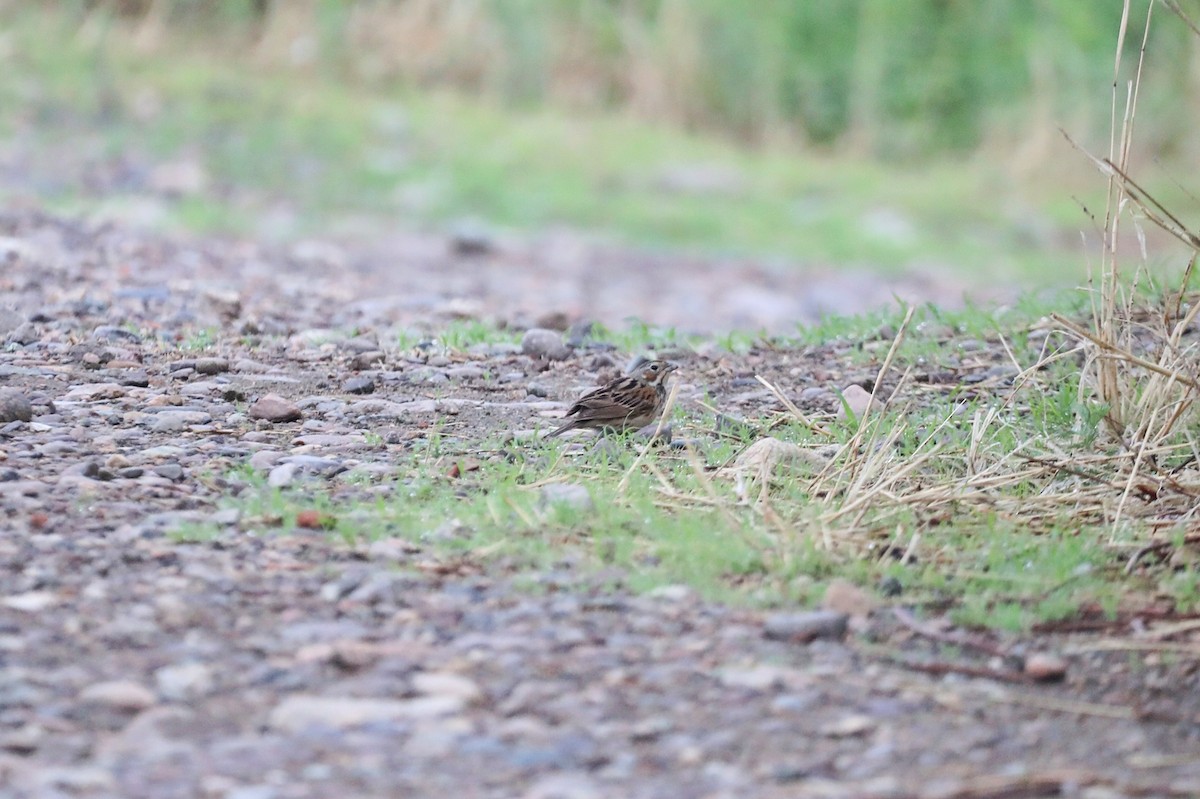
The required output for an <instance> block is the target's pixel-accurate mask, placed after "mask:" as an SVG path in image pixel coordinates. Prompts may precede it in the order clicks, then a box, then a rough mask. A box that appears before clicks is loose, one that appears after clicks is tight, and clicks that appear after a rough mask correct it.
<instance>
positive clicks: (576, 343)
mask: <svg viewBox="0 0 1200 799" xmlns="http://www.w3.org/2000/svg"><path fill="white" fill-rule="evenodd" d="M546 326H547V325H542V327H546ZM595 332H596V323H595V322H593V321H591V320H590V319H581V320H579V321H578V322H576V323H575V324H573V325H571V326H570V327H569V328H567V343H568V344H570V345H571V346H572V347H581V346H583V345H584V344H585V343H586V342H587V341H588V340H589V339H591V338H592V336H593V334H594V333H595Z"/></svg>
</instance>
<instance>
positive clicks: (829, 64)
mask: <svg viewBox="0 0 1200 799" xmlns="http://www.w3.org/2000/svg"><path fill="white" fill-rule="evenodd" d="M751 8H752V9H753V12H754V13H749V11H748V10H749V9H751ZM1135 10H1136V9H1135ZM1144 10H1145V6H1142V7H1141V11H1140V12H1138V13H1136V14H1134V16H1136V17H1137V19H1136V20H1134V21H1133V22H1132V23H1131V32H1130V34H1129V36H1128V38H1127V43H1126V46H1127V48H1136V47H1137V46H1139V45H1140V42H1141V38H1140V33H1139V32H1138V30H1137V29H1138V26H1140V25H1141V24H1142V23H1143V21H1144V16H1141V15H1144ZM1119 12H1120V3H1119V2H1116V1H1115V0H1095V2H1093V3H1088V4H1078V3H1071V2H1065V0H1064V1H1061V2H1060V0H1044V2H1039V3H988V2H977V1H976V0H943V1H942V2H934V1H933V0H908V1H907V2H882V1H880V2H876V0H823V2H796V3H785V2H778V1H777V0H762V2H756V3H753V4H743V3H736V2H732V0H730V1H729V2H723V3H722V2H716V0H688V2H682V1H680V0H659V1H658V2H651V1H650V0H624V1H623V2H608V1H607V0H543V1H542V2H532V0H471V1H470V2H467V1H466V0H407V1H406V2H403V3H401V2H390V1H386V0H375V1H374V2H367V1H366V0H362V1H361V2H326V1H325V0H288V2H266V1H265V0H263V1H262V2H255V0H222V1H221V2H217V0H187V1H186V2H185V0H47V2H45V3H39V4H27V3H20V2H8V3H5V2H4V0H0V26H2V29H3V32H2V33H0V164H5V163H6V164H8V166H5V167H4V168H5V169H6V178H7V179H6V180H5V181H3V182H2V183H0V201H8V202H12V201H14V200H15V201H21V200H29V199H31V200H33V201H34V202H37V203H39V204H46V205H49V206H50V207H52V208H55V209H58V210H66V211H81V212H85V213H93V212H96V211H97V210H99V211H101V212H110V211H114V210H115V211H116V212H117V214H118V215H119V214H122V213H124V214H126V215H127V216H128V215H132V216H134V217H135V218H139V219H140V221H149V222H150V223H151V224H156V225H168V226H170V225H176V226H182V227H185V228H189V229H199V230H210V231H234V232H237V233H243V234H251V235H255V236H265V237H268V238H272V237H274V238H278V237H283V238H290V237H293V236H304V235H311V234H314V233H320V234H321V235H339V234H340V233H344V232H350V233H356V232H362V231H363V230H364V229H366V228H367V227H370V231H373V232H378V231H379V230H388V229H392V228H394V227H395V226H397V225H400V226H403V227H408V228H412V227H418V228H419V227H427V226H442V225H445V224H448V223H450V224H453V223H455V222H456V221H457V220H463V219H468V220H476V221H482V222H484V223H485V224H490V225H495V226H500V227H510V228H515V229H521V230H538V229H545V228H547V227H553V226H557V225H566V226H571V227H578V228H584V229H587V230H592V231H602V232H604V233H605V234H607V235H611V236H614V237H616V238H618V239H625V240H627V241H631V242H635V243H638V244H649V245H651V246H667V247H681V246H682V247H686V248H690V249H695V250H703V251H709V252H713V251H716V252H722V253H731V254H736V255H751V256H767V257H776V256H778V257H782V258H784V259H786V260H788V261H790V262H800V263H804V264H808V265H834V266H851V267H864V268H868V269H885V270H886V269H910V268H916V269H919V270H921V271H922V272H923V273H927V274H928V273H934V274H936V273H938V272H939V271H941V272H944V273H968V274H972V275H975V276H977V279H978V280H979V281H980V282H981V283H982V282H988V281H993V282H1007V281H1013V280H1018V281H1023V282H1024V281H1027V282H1028V285H1030V286H1031V287H1033V286H1038V285H1044V284H1047V283H1052V284H1059V285H1061V284H1064V283H1065V284H1075V283H1078V282H1079V281H1081V280H1082V278H1083V275H1084V272H1085V265H1086V258H1085V257H1084V256H1082V255H1081V251H1080V246H1079V235H1078V231H1079V229H1080V227H1082V226H1086V225H1087V218H1086V216H1085V215H1084V214H1083V213H1081V211H1080V206H1081V205H1083V206H1086V207H1088V208H1099V207H1103V191H1104V185H1103V182H1102V180H1101V179H1099V178H1097V177H1096V176H1095V174H1094V172H1093V171H1092V170H1091V168H1090V167H1089V166H1088V165H1087V164H1086V162H1085V160H1084V159H1083V158H1082V157H1076V156H1074V154H1072V153H1071V152H1070V150H1069V148H1068V147H1067V146H1066V145H1065V144H1064V143H1063V142H1062V141H1061V139H1060V138H1059V136H1058V134H1057V131H1056V130H1055V124H1056V123H1058V122H1061V123H1062V124H1063V125H1064V126H1065V127H1067V128H1068V129H1070V130H1071V132H1072V134H1073V135H1075V136H1076V137H1077V138H1079V139H1080V140H1082V141H1085V142H1086V143H1087V144H1088V145H1089V146H1091V147H1093V148H1094V149H1096V150H1097V151H1099V152H1104V151H1106V149H1107V145H1108V124H1109V108H1110V100H1111V96H1110V88H1109V87H1111V85H1112V68H1113V66H1112V59H1113V54H1112V49H1113V46H1114V41H1115V37H1116V30H1117V27H1118V20H1117V16H1118V15H1119ZM1131 19H1132V17H1131ZM1185 31H1186V27H1185V26H1184V25H1182V24H1181V23H1180V22H1179V21H1178V20H1176V19H1174V18H1173V17H1170V16H1162V15H1160V17H1159V18H1158V19H1157V20H1156V22H1155V24H1154V26H1153V35H1152V37H1151V40H1152V48H1151V50H1150V51H1149V52H1148V56H1147V58H1148V61H1149V62H1150V65H1149V66H1148V68H1147V86H1145V87H1143V91H1142V95H1141V100H1140V101H1139V110H1138V130H1139V135H1138V141H1139V145H1146V147H1148V148H1153V149H1155V150H1156V151H1158V152H1162V153H1167V154H1168V156H1169V158H1168V159H1167V160H1168V162H1174V163H1179V162H1181V161H1182V160H1183V159H1182V158H1181V157H1180V156H1181V155H1182V154H1183V153H1185V152H1186V151H1187V150H1188V147H1189V142H1191V141H1192V139H1193V138H1194V137H1186V136H1184V135H1183V134H1182V133H1181V132H1180V131H1186V130H1188V129H1189V126H1190V125H1191V121H1190V116H1189V115H1190V114H1191V110H1190V106H1189V105H1188V104H1187V103H1180V102H1179V94H1178V91H1177V90H1178V88H1179V86H1181V85H1183V84H1185V83H1186V82H1187V81H1188V80H1194V79H1195V78H1194V76H1192V75H1191V73H1192V72H1196V70H1191V69H1190V68H1189V67H1188V65H1189V64H1190V63H1191V59H1192V57H1193V56H1192V48H1193V44H1192V43H1191V42H1190V41H1189V40H1188V39H1187V38H1186V36H1185V35H1184V33H1185ZM1169 59H1174V61H1172V62H1170V63H1168V60H1169ZM1135 60H1136V59H1126V63H1125V65H1126V66H1128V65H1129V64H1130V63H1132V62H1134V61H1135ZM1164 65H1165V66H1164ZM1164 86H1165V87H1166V88H1163V87H1164ZM1172 104H1173V105H1172ZM1161 108H1173V113H1172V114H1167V115H1165V116H1163V117H1162V118H1159V117H1157V116H1155V113H1156V111H1155V110H1156V109H1161ZM1071 114H1075V115H1077V117H1078V119H1077V120H1073V118H1072V117H1071V116H1070V115H1071ZM1064 115H1065V116H1064ZM1031 131H1032V132H1033V133H1030V132H1031ZM1026 134H1029V135H1026ZM813 142H816V143H818V144H819V146H814V145H813V144H812V143H813ZM899 156H905V157H899ZM935 156H936V157H935ZM1068 156H1069V157H1068ZM1161 182H1162V181H1160V183H1161ZM147 198H149V202H147ZM1165 199H1166V200H1168V201H1169V202H1168V204H1171V207H1172V208H1173V209H1175V210H1176V211H1179V210H1180V206H1179V205H1176V204H1172V203H1171V201H1174V200H1180V199H1182V202H1183V206H1182V212H1183V214H1184V216H1185V218H1186V215H1187V213H1188V212H1189V211H1191V210H1193V209H1194V207H1195V206H1196V205H1197V204H1200V203H1198V202H1197V201H1196V200H1195V198H1194V197H1190V195H1189V194H1188V192H1187V191H1186V188H1185V187H1179V186H1176V187H1175V188H1174V189H1172V188H1171V187H1170V186H1168V188H1167V190H1166V196H1165ZM130 209H132V211H131V210H130ZM139 215H141V217H139ZM371 226H373V227H371ZM1150 244H1151V255H1152V257H1154V255H1155V252H1154V244H1155V242H1154V241H1153V240H1151V242H1150ZM1172 263H1174V261H1172Z"/></svg>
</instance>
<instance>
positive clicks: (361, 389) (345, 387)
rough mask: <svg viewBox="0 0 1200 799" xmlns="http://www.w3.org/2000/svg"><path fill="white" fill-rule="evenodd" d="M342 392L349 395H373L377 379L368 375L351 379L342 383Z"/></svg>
mask: <svg viewBox="0 0 1200 799" xmlns="http://www.w3.org/2000/svg"><path fill="white" fill-rule="evenodd" d="M342 391H345V392H346V393H347V394H373V393H375V378H373V377H368V376H366V375H359V376H357V377H351V378H350V379H349V380H346V381H345V382H344V383H342Z"/></svg>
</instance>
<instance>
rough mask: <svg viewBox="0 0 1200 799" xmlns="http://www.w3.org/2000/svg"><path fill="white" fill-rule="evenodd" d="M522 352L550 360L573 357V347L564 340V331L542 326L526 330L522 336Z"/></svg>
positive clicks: (532, 356)
mask: <svg viewBox="0 0 1200 799" xmlns="http://www.w3.org/2000/svg"><path fill="white" fill-rule="evenodd" d="M521 352H523V353H525V354H526V355H528V356H530V357H531V358H545V359H546V360H548V361H565V360H566V359H567V358H570V357H571V348H570V347H568V346H567V345H566V343H565V342H564V341H563V337H562V333H559V332H558V331H557V330H547V329H546V328H541V327H533V328H530V329H529V330H526V331H525V335H524V336H522V337H521Z"/></svg>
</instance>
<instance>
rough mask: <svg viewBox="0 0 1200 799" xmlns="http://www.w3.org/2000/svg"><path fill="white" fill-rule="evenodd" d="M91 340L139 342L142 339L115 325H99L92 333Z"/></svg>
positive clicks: (130, 331)
mask: <svg viewBox="0 0 1200 799" xmlns="http://www.w3.org/2000/svg"><path fill="white" fill-rule="evenodd" d="M92 338H94V339H97V340H99V341H123V342H140V341H141V340H142V337H141V336H139V335H138V334H137V333H134V332H133V331H132V330H126V329H125V328H123V327H117V326H115V325H100V326H99V327H97V328H96V329H95V330H93V331H92Z"/></svg>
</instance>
